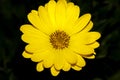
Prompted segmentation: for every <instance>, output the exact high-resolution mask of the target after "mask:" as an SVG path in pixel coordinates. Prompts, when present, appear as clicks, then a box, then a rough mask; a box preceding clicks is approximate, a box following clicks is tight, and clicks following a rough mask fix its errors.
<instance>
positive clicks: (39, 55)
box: [31, 50, 48, 62]
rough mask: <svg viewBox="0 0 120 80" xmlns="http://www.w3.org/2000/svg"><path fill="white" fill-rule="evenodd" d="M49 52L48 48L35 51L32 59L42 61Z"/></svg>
mask: <svg viewBox="0 0 120 80" xmlns="http://www.w3.org/2000/svg"><path fill="white" fill-rule="evenodd" d="M47 52H48V50H47V51H44V52H39V51H36V52H34V54H33V55H32V57H31V60H32V61H33V62H40V61H42V60H44V59H45V57H46V55H47Z"/></svg>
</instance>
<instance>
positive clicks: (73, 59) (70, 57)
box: [64, 49, 77, 64]
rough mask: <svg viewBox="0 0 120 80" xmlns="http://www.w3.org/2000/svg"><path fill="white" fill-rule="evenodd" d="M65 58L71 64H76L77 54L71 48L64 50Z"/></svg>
mask: <svg viewBox="0 0 120 80" xmlns="http://www.w3.org/2000/svg"><path fill="white" fill-rule="evenodd" d="M64 58H65V59H66V61H67V62H68V63H70V64H75V63H76V62H77V55H76V53H74V52H73V51H71V50H70V49H66V50H64Z"/></svg>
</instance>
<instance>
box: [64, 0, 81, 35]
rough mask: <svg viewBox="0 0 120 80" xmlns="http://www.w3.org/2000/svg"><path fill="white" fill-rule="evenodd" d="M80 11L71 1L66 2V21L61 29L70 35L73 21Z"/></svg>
mask: <svg viewBox="0 0 120 80" xmlns="http://www.w3.org/2000/svg"><path fill="white" fill-rule="evenodd" d="M79 13H80V8H79V7H78V6H75V5H74V4H73V3H71V2H70V3H68V5H67V10H66V23H65V25H64V28H63V30H64V31H65V32H66V33H68V34H69V35H71V32H72V31H73V27H74V23H75V21H76V20H77V19H78V17H79Z"/></svg>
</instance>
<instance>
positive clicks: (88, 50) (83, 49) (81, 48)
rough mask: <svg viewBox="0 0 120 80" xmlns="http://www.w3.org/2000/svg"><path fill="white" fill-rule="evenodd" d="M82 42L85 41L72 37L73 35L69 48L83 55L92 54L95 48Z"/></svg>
mask: <svg viewBox="0 0 120 80" xmlns="http://www.w3.org/2000/svg"><path fill="white" fill-rule="evenodd" d="M81 42H83V41H82V40H79V39H77V38H76V39H75V38H74V39H72V37H71V41H70V44H69V48H70V49H71V50H73V51H74V52H76V53H78V54H82V55H90V54H92V53H93V52H94V49H93V48H92V47H90V46H88V45H85V44H84V43H81Z"/></svg>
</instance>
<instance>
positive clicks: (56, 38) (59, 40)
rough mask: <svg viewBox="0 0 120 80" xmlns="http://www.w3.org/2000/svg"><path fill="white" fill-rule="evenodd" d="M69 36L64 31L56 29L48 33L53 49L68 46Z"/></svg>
mask: <svg viewBox="0 0 120 80" xmlns="http://www.w3.org/2000/svg"><path fill="white" fill-rule="evenodd" d="M69 40H70V36H69V35H67V34H66V32H64V31H60V30H57V31H55V32H54V33H52V34H51V35H50V43H51V44H52V46H53V48H55V49H64V48H68V46H69Z"/></svg>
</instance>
